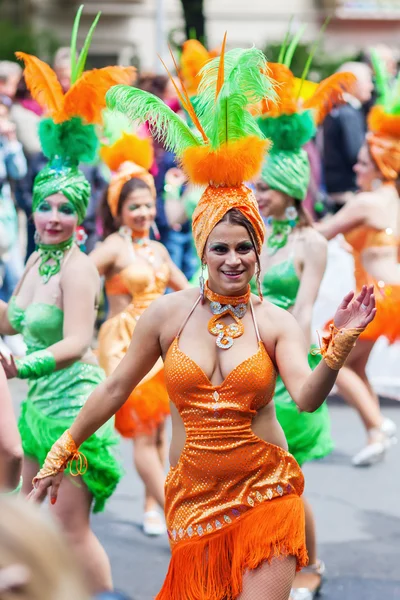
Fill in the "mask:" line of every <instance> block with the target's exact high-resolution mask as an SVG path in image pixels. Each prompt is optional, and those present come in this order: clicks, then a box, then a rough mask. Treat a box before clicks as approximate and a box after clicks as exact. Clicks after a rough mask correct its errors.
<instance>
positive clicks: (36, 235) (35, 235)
mask: <svg viewBox="0 0 400 600" xmlns="http://www.w3.org/2000/svg"><path fill="white" fill-rule="evenodd" d="M33 241H34V242H35V246H39V244H40V242H41V241H42V240H41V239H40V235H39V232H38V230H37V229H35V233H34V234H33Z"/></svg>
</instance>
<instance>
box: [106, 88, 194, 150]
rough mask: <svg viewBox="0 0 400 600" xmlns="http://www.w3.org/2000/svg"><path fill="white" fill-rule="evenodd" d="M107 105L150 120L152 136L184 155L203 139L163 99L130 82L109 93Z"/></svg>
mask: <svg viewBox="0 0 400 600" xmlns="http://www.w3.org/2000/svg"><path fill="white" fill-rule="evenodd" d="M106 103H107V107H108V108H109V109H110V110H112V111H119V112H122V113H124V114H125V115H126V116H127V117H128V119H130V120H131V121H138V122H139V123H146V122H147V123H148V124H149V127H150V131H151V133H152V135H153V136H154V137H155V138H156V139H157V140H159V141H160V142H162V143H163V144H164V146H165V147H166V149H167V150H171V151H173V152H176V153H177V154H178V155H180V154H182V152H183V151H184V150H186V148H190V147H192V146H201V145H202V141H201V140H200V139H199V137H198V136H197V135H196V134H195V133H194V132H193V131H191V129H190V128H189V127H188V125H187V124H186V123H185V122H184V121H183V120H182V119H181V117H179V116H178V115H177V114H176V113H174V111H173V110H171V109H170V108H169V107H168V106H167V105H166V104H165V103H164V102H163V101H162V100H161V99H160V98H157V96H153V94H149V93H148V92H145V91H144V90H139V89H137V88H133V87H130V86H128V85H116V86H114V87H112V88H111V89H110V90H109V91H108V92H107V94H106Z"/></svg>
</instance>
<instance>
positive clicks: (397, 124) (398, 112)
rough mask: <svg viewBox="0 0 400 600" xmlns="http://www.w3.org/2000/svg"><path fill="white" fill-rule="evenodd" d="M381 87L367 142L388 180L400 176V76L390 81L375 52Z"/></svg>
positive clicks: (379, 87) (372, 111)
mask: <svg viewBox="0 0 400 600" xmlns="http://www.w3.org/2000/svg"><path fill="white" fill-rule="evenodd" d="M372 64H373V67H374V70H375V76H376V86H377V90H378V100H377V104H376V105H375V106H374V107H373V108H372V109H371V110H370V113H369V115H368V129H369V132H368V134H367V143H368V147H369V150H370V153H371V155H372V158H373V159H374V161H375V163H376V165H377V166H378V168H379V170H380V172H381V173H382V175H383V177H384V178H385V180H386V181H395V180H397V178H398V177H399V175H400V94H399V90H400V76H398V77H397V80H396V81H395V82H394V83H392V85H391V84H390V78H389V76H388V74H387V72H386V68H385V65H384V64H383V62H382V60H381V59H380V58H379V55H378V53H377V52H376V51H375V52H373V53H372Z"/></svg>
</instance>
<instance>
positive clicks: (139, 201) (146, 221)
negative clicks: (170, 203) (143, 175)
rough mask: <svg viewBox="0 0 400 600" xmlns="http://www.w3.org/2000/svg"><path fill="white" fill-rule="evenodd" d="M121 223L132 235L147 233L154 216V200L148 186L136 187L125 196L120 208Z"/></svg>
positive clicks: (138, 235)
mask: <svg viewBox="0 0 400 600" xmlns="http://www.w3.org/2000/svg"><path fill="white" fill-rule="evenodd" d="M120 216H121V223H122V225H124V226H125V227H129V229H131V230H132V233H133V235H137V237H140V236H142V235H148V232H149V230H150V227H151V226H152V224H153V222H154V219H155V218H156V201H155V199H154V198H153V195H152V193H151V191H150V189H149V188H147V187H146V188H141V189H136V190H134V191H132V192H130V193H129V194H128V195H127V197H126V198H125V200H124V202H123V204H122V208H121V215H120Z"/></svg>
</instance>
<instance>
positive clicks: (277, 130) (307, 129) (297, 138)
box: [258, 110, 316, 154]
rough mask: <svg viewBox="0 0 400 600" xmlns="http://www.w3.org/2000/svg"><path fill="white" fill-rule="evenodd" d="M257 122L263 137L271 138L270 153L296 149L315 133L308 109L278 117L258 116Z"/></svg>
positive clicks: (311, 116) (312, 119)
mask: <svg viewBox="0 0 400 600" xmlns="http://www.w3.org/2000/svg"><path fill="white" fill-rule="evenodd" d="M258 124H259V127H260V129H261V131H262V132H263V134H264V135H265V137H267V138H270V139H271V140H272V143H273V145H272V148H271V150H270V153H271V154H273V153H274V152H280V151H282V150H290V151H296V150H298V149H299V148H301V147H302V146H304V144H306V143H307V142H308V141H309V140H311V139H312V138H313V137H314V136H315V134H316V128H315V123H314V118H313V115H312V112H311V111H310V110H306V111H304V112H301V113H294V114H292V115H280V116H279V117H264V118H263V117H260V118H259V119H258Z"/></svg>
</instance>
